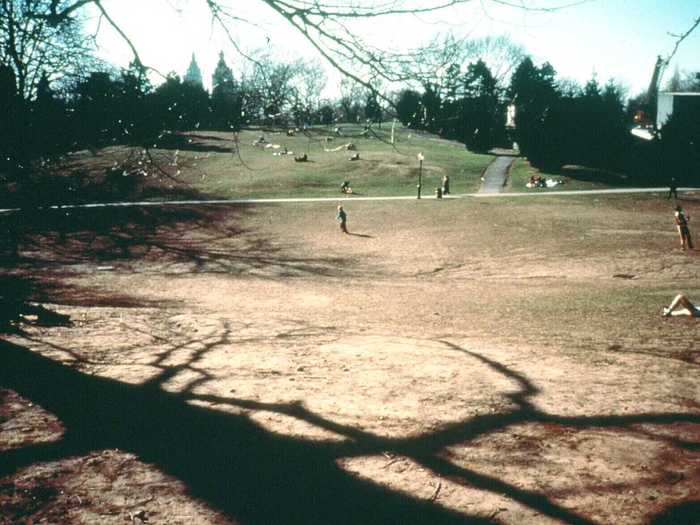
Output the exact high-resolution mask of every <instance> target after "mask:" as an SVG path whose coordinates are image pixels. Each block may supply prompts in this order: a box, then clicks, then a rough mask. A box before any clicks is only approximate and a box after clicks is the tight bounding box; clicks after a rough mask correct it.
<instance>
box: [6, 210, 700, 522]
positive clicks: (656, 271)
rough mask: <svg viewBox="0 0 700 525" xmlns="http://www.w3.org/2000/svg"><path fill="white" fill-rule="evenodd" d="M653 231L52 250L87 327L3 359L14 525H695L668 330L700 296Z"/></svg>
mask: <svg viewBox="0 0 700 525" xmlns="http://www.w3.org/2000/svg"><path fill="white" fill-rule="evenodd" d="M646 202H648V205H647V206H646V207H645V203H646ZM634 203H635V204H634V205H632V204H630V203H629V202H628V201H621V202H618V201H613V202H611V203H610V205H609V207H608V205H606V204H604V203H601V202H597V203H596V202H594V201H591V200H587V201H577V200H574V201H571V202H570V201H566V203H564V204H561V203H560V204H557V205H554V206H553V205H552V203H547V204H542V203H537V204H530V205H527V206H526V205H523V204H520V203H509V202H505V203H501V204H499V205H498V206H497V205H496V204H492V203H488V204H481V203H476V202H473V201H467V200H464V201H448V202H430V203H428V202H421V203H412V202H411V203H358V202H355V203H352V204H351V205H349V206H348V208H349V210H348V211H349V217H350V219H349V225H350V229H351V231H354V232H357V233H362V234H367V235H369V237H352V236H346V235H342V234H341V233H339V232H338V231H337V224H336V223H335V222H334V220H333V208H334V206H332V205H329V206H327V207H326V206H325V205H290V206H286V207H285V206H279V207H278V206H274V207H266V208H257V209H252V210H246V211H245V213H242V212H241V210H232V211H231V213H230V214H228V213H227V212H226V211H225V209H223V208H222V209H220V210H219V211H217V214H216V219H217V221H216V222H215V223H214V224H213V225H211V226H209V225H208V223H207V221H206V220H201V218H199V216H198V215H197V216H196V217H197V218H196V221H195V222H193V223H188V222H187V221H186V220H185V218H184V217H183V216H182V215H177V216H176V218H177V221H178V222H177V225H176V226H173V225H171V224H169V223H168V222H167V221H163V222H159V226H158V228H157V229H156V230H154V231H146V230H143V229H141V228H135V229H132V231H133V232H134V233H135V234H138V235H135V237H136V239H137V241H138V242H135V243H127V244H128V246H129V250H128V256H124V254H123V253H122V252H121V251H120V250H116V251H115V250H111V249H110V246H108V245H106V244H105V246H102V247H97V246H96V245H95V247H94V250H93V251H90V250H87V251H85V250H86V247H89V246H90V243H89V242H88V241H87V240H86V237H85V233H84V232H83V231H81V232H75V233H72V234H69V235H68V238H67V240H66V242H67V243H68V245H70V246H71V247H72V250H66V246H67V245H62V244H60V240H59V239H57V238H54V237H52V236H50V235H48V236H44V237H43V240H44V241H46V242H44V243H35V244H32V245H31V250H27V252H24V255H25V257H26V259H25V263H24V264H25V266H24V267H23V271H24V272H26V273H28V274H33V275H34V277H35V281H33V285H32V287H31V290H32V291H31V293H32V294H34V295H33V296H32V297H33V298H34V299H37V298H38V297H43V298H44V299H46V300H45V301H43V302H42V304H43V305H44V307H45V308H47V309H49V310H51V311H55V312H57V313H59V314H61V315H67V316H69V317H70V320H71V324H70V325H67V326H58V327H47V326H40V325H37V324H30V323H21V324H19V325H17V327H18V329H19V330H18V332H17V333H16V334H14V335H10V336H7V337H6V342H4V343H2V346H1V347H0V352H2V355H3V366H2V369H0V380H1V383H0V384H2V385H3V388H4V390H2V392H1V395H2V398H1V399H2V403H1V404H0V425H1V426H0V430H2V432H0V459H2V461H0V498H2V500H1V501H2V503H4V504H3V505H2V507H0V508H1V509H2V510H0V522H3V521H2V520H4V522H3V523H16V522H19V523H23V522H24V523H29V522H30V520H31V521H32V522H39V521H41V520H42V519H45V520H46V521H48V522H55V523H61V522H63V523H124V522H128V521H129V520H131V521H133V522H135V523H138V520H139V519H140V517H139V516H147V517H148V520H149V523H305V524H308V523H319V524H320V523H390V522H401V523H416V524H418V523H464V522H472V523H484V524H486V523H489V524H495V523H512V524H526V525H527V524H533V525H534V524H541V523H572V524H594V523H601V524H602V523H617V524H622V525H626V524H641V523H656V524H657V525H658V524H660V523H671V522H669V521H668V520H669V519H672V518H673V516H679V515H682V513H683V512H685V513H686V514H687V513H688V512H691V511H692V510H693V509H694V508H695V507H693V502H694V501H697V500H698V499H699V498H700V489H699V488H698V487H700V478H699V476H700V412H699V411H698V406H700V399H699V398H698V390H697V385H698V381H699V380H700V367H699V366H698V361H697V353H698V349H697V341H698V340H700V337H699V336H700V328H699V326H700V324H699V323H697V322H696V321H695V320H691V319H685V320H683V319H667V318H662V317H661V315H660V311H661V306H663V305H664V304H666V303H667V301H669V300H670V298H671V297H672V296H673V294H674V293H675V291H676V290H677V289H678V288H681V289H683V290H684V291H686V292H687V293H689V294H690V295H691V297H695V296H698V294H699V293H700V289H698V288H697V285H696V284H693V283H697V279H698V277H700V276H699V275H698V268H697V265H695V264H694V259H692V258H691V257H688V256H687V255H686V254H684V253H680V252H679V251H671V250H670V249H669V248H668V246H667V245H668V244H669V242H672V241H673V239H672V238H670V237H669V235H667V233H666V232H664V231H662V229H661V228H656V227H650V223H653V222H659V223H661V222H662V221H663V220H664V218H665V213H666V212H665V210H664V209H661V208H660V207H658V205H657V203H656V201H652V200H649V201H644V200H641V201H637V200H635V201H634ZM628 206H629V207H630V208H629V209H628ZM601 207H602V209H601ZM632 209H633V210H635V213H632V212H631V211H630V210H632ZM640 209H643V210H644V211H645V213H644V214H641V213H639V210H640ZM553 210H554V211H553ZM545 214H546V215H547V217H548V219H547V221H544V220H543V218H542V217H543V216H544V215H545ZM623 219H624V221H625V223H626V224H627V225H628V227H629V229H630V231H642V230H644V231H648V232H650V233H649V234H648V235H625V234H623V233H620V232H618V233H616V234H615V235H613V234H611V233H610V232H609V231H607V229H606V228H607V227H606V226H605V225H606V224H619V223H620V221H621V220H623ZM552 223H554V224H555V225H556V228H555V229H554V230H552V228H551V224H552ZM190 226H191V227H190ZM596 229H597V230H600V231H597V230H596ZM552 232H553V233H552ZM144 233H147V235H144ZM127 234H128V232H126V233H125V232H124V231H123V230H122V231H121V234H120V235H127ZM120 238H122V240H123V237H120ZM127 238H128V237H127ZM52 239H53V241H52ZM101 239H103V241H104V242H105V243H108V242H114V238H113V236H108V235H105V236H103V237H101ZM110 239H111V240H110ZM52 242H56V243H57V244H56V250H55V251H52V246H53V245H52ZM71 243H72V244H71ZM136 245H138V246H140V247H141V248H139V249H138V250H137V249H134V246H136ZM111 246H113V245H111ZM98 248H99V250H98ZM97 253H99V257H97V256H96V254H97ZM109 254H112V255H109ZM115 254H116V255H115ZM32 258H36V259H38V260H39V261H40V262H43V261H47V260H51V261H61V262H62V264H64V266H65V265H66V264H68V263H69V266H70V269H71V271H70V272H68V273H67V272H65V268H60V265H58V264H57V265H56V266H55V267H49V268H48V269H47V268H44V267H43V266H42V265H41V264H37V265H36V266H33V265H32V264H31V260H32ZM98 266H99V267H103V266H110V267H112V269H111V270H109V271H97V269H96V268H97V267H98ZM52 268H56V270H55V273H54V270H52ZM59 268H60V270H59ZM59 272H60V275H58V273H59ZM616 274H629V275H635V276H636V278H634V279H620V278H615V277H614V276H615V275H616ZM43 283H51V286H50V287H49V288H43V287H42V284H43ZM41 294H44V295H43V296H42V295H41ZM110 297H118V298H122V299H123V300H119V301H110V300H109V298H110ZM51 298H54V300H53V301H52V300H50V299H51ZM127 299H128V300H127ZM340 495H342V497H341V496H340ZM139 513H141V514H139ZM674 513H675V514H674ZM668 516H671V517H670V518H669V517H668ZM663 520H666V521H663Z"/></svg>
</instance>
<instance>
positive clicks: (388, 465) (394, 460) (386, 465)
mask: <svg viewBox="0 0 700 525" xmlns="http://www.w3.org/2000/svg"><path fill="white" fill-rule="evenodd" d="M397 461H401V458H394V459H392V460H391V461H389V462H388V463H385V464H384V466H383V467H382V468H388V467H390V466H391V465H393V464H394V463H396V462H397Z"/></svg>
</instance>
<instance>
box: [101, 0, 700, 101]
mask: <svg viewBox="0 0 700 525" xmlns="http://www.w3.org/2000/svg"><path fill="white" fill-rule="evenodd" d="M532 1H534V2H540V5H545V4H550V5H551V4H552V3H553V2H557V0H531V2H532ZM103 4H104V5H105V7H106V8H107V9H109V10H110V12H111V13H112V15H113V17H114V18H115V20H117V21H118V22H119V23H120V24H121V25H122V27H123V28H124V30H125V31H126V32H127V33H128V34H129V35H130V37H132V39H133V40H134V43H135V44H136V46H137V47H138V49H139V50H140V52H141V54H142V58H143V59H144V61H145V62H147V63H148V65H151V66H153V67H156V68H158V69H159V70H161V71H162V72H163V73H167V72H168V71H171V70H172V71H176V72H177V73H179V74H183V73H184V71H185V69H186V67H187V65H188V63H189V60H190V56H191V54H192V52H194V53H195V54H196V56H197V60H198V62H199V64H200V66H201V68H202V71H203V74H204V76H205V77H207V78H205V83H206V81H207V79H208V77H209V76H210V75H211V72H212V71H213V69H214V67H215V64H216V60H217V58H218V53H219V51H220V50H223V51H224V53H225V55H226V57H227V61H228V62H229V64H231V65H233V66H234V70H236V69H239V68H238V67H237V66H240V64H241V62H242V60H243V59H242V58H241V57H240V56H239V55H237V54H236V52H235V51H234V50H233V48H232V46H231V45H230V43H228V41H227V40H226V38H225V37H224V36H223V35H222V34H221V33H220V32H219V31H217V30H216V29H212V26H211V24H210V20H209V17H208V15H207V12H206V10H205V9H202V7H201V6H203V5H204V2H203V1H202V0H189V1H187V0H149V2H142V1H139V0H106V1H104V2H103ZM236 4H237V6H238V7H237V14H239V15H242V16H246V17H248V18H250V19H253V20H256V21H257V22H258V23H259V25H258V26H257V27H250V26H246V25H238V26H234V27H233V34H234V37H235V38H236V40H237V41H238V42H239V43H241V44H242V46H243V47H244V48H249V49H250V48H255V47H260V46H266V45H271V46H273V47H274V48H275V49H276V50H277V51H279V53H280V54H282V55H284V56H287V57H289V58H294V57H299V56H304V57H306V58H309V57H312V56H315V55H314V51H313V50H311V49H310V47H309V45H308V44H307V43H305V42H304V40H303V38H302V37H301V36H299V35H297V34H296V33H294V31H293V30H292V29H291V28H290V27H289V26H288V24H287V23H286V22H285V21H284V20H282V19H281V18H279V16H278V15H276V14H275V13H273V12H272V11H271V10H270V9H269V8H267V7H266V6H264V5H262V3H261V2H258V1H257V0H244V1H238V2H236ZM482 4H483V5H485V7H482ZM171 6H175V7H176V8H179V9H180V10H179V11H178V10H176V9H173V8H172V7H171ZM136 14H139V16H135V15H136ZM698 17H700V0H590V1H589V2H586V3H584V4H582V5H578V6H575V7H570V8H567V9H563V10H560V11H556V12H553V13H536V12H532V11H523V10H519V9H514V8H506V7H504V6H498V5H496V4H490V3H489V2H488V1H486V0H484V1H483V2H480V1H479V0H475V1H474V2H472V3H471V4H470V5H467V6H463V7H461V8H457V9H453V10H451V11H445V12H442V13H440V14H438V15H435V16H432V17H425V16H424V17H420V18H419V17H414V16H409V17H405V18H402V19H400V20H385V21H383V22H374V23H373V24H365V25H364V26H363V29H362V31H363V32H364V33H365V34H366V36H367V38H369V39H371V40H372V41H373V43H375V44H377V45H379V46H385V47H392V48H400V47H411V46H413V45H415V44H419V43H421V40H423V41H426V40H428V39H429V38H431V37H432V36H433V35H434V33H436V32H443V33H444V32H446V31H454V32H455V33H463V34H469V35H473V36H484V35H489V34H490V35H501V34H507V35H509V36H510V37H511V39H512V40H513V41H515V42H517V43H519V44H521V45H523V46H524V47H525V49H526V50H527V51H528V52H529V53H530V54H531V55H532V56H533V58H534V59H535V61H536V62H538V63H539V62H543V61H549V62H550V63H551V64H552V65H553V66H554V68H555V69H556V70H557V72H558V74H559V76H560V77H567V78H572V79H574V80H577V81H579V82H585V81H586V80H587V79H589V78H591V76H592V75H593V73H594V72H595V73H596V75H597V77H598V79H599V81H600V82H601V83H602V82H605V81H606V80H607V79H609V78H615V79H617V80H619V81H620V82H622V83H623V85H625V86H627V87H628V88H629V91H630V94H636V93H638V92H640V91H641V90H643V89H646V87H647V85H648V83H649V79H650V78H651V72H652V69H653V66H654V62H655V60H656V56H657V55H659V54H661V55H668V54H669V53H670V52H671V51H672V49H673V45H674V42H675V39H674V38H673V37H672V36H670V35H669V32H670V33H682V32H685V31H686V30H687V29H688V28H689V27H690V26H691V24H692V22H693V20H695V19H696V18H698ZM268 37H269V38H270V41H269V44H268V40H267V39H268ZM99 43H100V45H101V53H102V54H103V56H105V57H106V58H108V59H110V60H111V61H113V62H115V63H116V65H119V66H122V65H125V64H126V63H128V61H129V60H130V56H129V51H128V49H127V48H126V46H125V45H124V44H123V43H122V42H120V41H119V39H118V38H117V37H116V35H115V34H113V33H112V32H111V31H109V30H108V29H105V24H104V23H103V25H102V31H101V34H100V38H99ZM676 66H677V67H679V69H680V70H681V71H684V70H685V71H700V28H698V29H697V30H696V31H695V32H694V33H693V34H692V35H691V36H690V37H689V38H688V39H686V40H685V41H684V42H683V44H682V45H681V47H680V49H679V51H678V53H677V55H676V59H675V60H674V61H673V63H672V64H671V66H670V67H669V68H668V70H667V72H666V76H665V77H664V80H668V79H669V78H670V76H671V75H672V74H673V71H674V68H675V67H676ZM329 79H330V82H332V83H335V82H336V81H337V77H335V76H334V75H332V74H331V75H329Z"/></svg>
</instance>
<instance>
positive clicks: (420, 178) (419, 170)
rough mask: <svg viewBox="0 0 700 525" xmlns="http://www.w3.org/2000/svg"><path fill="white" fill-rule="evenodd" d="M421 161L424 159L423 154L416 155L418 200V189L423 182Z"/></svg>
mask: <svg viewBox="0 0 700 525" xmlns="http://www.w3.org/2000/svg"><path fill="white" fill-rule="evenodd" d="M423 160H425V157H424V156H423V153H422V152H421V153H419V154H418V198H419V199H420V189H421V183H422V182H423Z"/></svg>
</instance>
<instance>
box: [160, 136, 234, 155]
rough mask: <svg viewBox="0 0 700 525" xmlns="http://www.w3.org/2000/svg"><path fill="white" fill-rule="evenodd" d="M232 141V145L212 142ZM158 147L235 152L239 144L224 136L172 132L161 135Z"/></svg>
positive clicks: (199, 151) (206, 151) (202, 151)
mask: <svg viewBox="0 0 700 525" xmlns="http://www.w3.org/2000/svg"><path fill="white" fill-rule="evenodd" d="M212 141H215V142H230V144H231V145H230V146H221V145H219V144H212V143H211V142H212ZM158 147H159V148H164V149H173V150H175V149H178V150H180V151H193V152H198V153H235V152H236V151H237V146H236V143H235V142H234V141H232V140H231V141H229V140H227V139H225V138H222V137H216V136H213V135H204V134H199V133H170V134H167V135H164V136H163V137H161V139H160V140H159V141H158Z"/></svg>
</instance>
